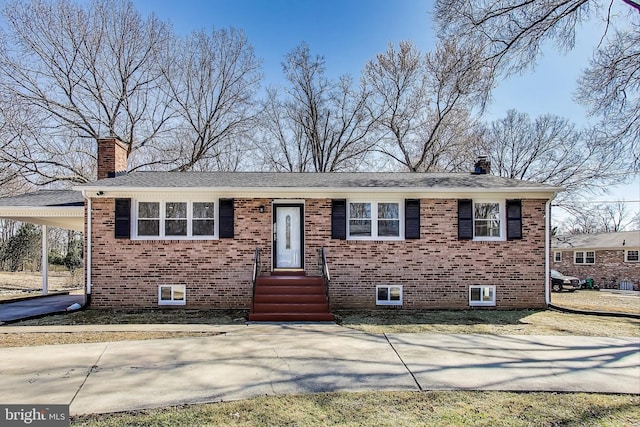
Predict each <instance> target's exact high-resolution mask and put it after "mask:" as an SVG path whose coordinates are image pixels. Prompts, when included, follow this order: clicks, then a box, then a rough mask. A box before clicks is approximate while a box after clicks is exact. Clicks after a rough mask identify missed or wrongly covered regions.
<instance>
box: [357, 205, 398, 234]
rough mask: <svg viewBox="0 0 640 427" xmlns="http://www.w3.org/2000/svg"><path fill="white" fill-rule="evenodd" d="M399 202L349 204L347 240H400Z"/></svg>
mask: <svg viewBox="0 0 640 427" xmlns="http://www.w3.org/2000/svg"><path fill="white" fill-rule="evenodd" d="M402 206H403V205H402V204H401V203H400V202H386V201H385V202H372V201H371V202H370V201H364V202H357V201H353V202H349V208H348V214H349V218H348V238H349V239H354V240H357V239H362V240H366V239H378V240H395V239H400V238H401V236H400V230H401V229H402V226H401V224H400V221H401V218H402V212H401V210H402Z"/></svg>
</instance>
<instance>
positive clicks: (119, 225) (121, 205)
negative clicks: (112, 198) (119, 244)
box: [115, 199, 131, 239]
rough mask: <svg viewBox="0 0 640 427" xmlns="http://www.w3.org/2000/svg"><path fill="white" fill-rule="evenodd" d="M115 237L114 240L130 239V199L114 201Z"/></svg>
mask: <svg viewBox="0 0 640 427" xmlns="http://www.w3.org/2000/svg"><path fill="white" fill-rule="evenodd" d="M115 237H116V239H129V238H130V237H131V199H116V209H115Z"/></svg>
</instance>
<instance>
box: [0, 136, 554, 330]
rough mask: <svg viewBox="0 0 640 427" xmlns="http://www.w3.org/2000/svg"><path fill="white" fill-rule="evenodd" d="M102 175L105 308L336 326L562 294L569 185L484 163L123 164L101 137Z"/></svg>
mask: <svg viewBox="0 0 640 427" xmlns="http://www.w3.org/2000/svg"><path fill="white" fill-rule="evenodd" d="M98 169H99V172H98V176H99V179H98V181H96V182H93V183H89V184H84V185H79V186H77V187H75V188H74V189H75V190H77V191H80V192H82V194H83V196H84V198H85V200H86V224H85V227H86V230H85V235H86V236H87V241H86V250H85V253H86V263H87V284H86V287H87V293H88V294H90V295H91V298H90V300H91V306H93V307H95V308H113V307H126V308H153V307H159V306H181V307H186V308H240V309H251V315H250V319H252V320H328V319H330V318H332V316H331V314H330V309H331V308H335V309H357V308H366V309H370V308H374V307H376V306H402V307H405V308H409V309H465V308H470V307H491V308H497V309H516V308H540V307H545V306H546V304H547V303H548V301H549V299H548V298H549V294H548V286H546V284H547V283H548V265H547V264H548V263H547V255H548V254H549V251H550V242H549V238H548V236H549V224H548V219H549V218H550V200H551V199H553V197H554V196H555V194H556V193H557V192H558V191H561V190H562V189H561V188H558V187H553V186H549V185H543V184H538V183H532V182H526V181H521V180H514V179H506V178H500V177H496V176H493V175H490V174H487V173H486V172H487V171H486V169H483V167H479V168H477V169H476V171H475V172H474V173H458V174H452V173H251V172H238V173H235V172H219V173H201V172H132V173H128V174H125V173H123V171H125V170H126V155H125V148H124V146H122V145H121V144H120V143H119V142H118V141H117V140H115V139H101V140H99V141H98ZM0 206H1V203H0ZM1 213H2V211H1V209H0V215H1ZM256 254H259V255H260V256H259V257H258V258H259V260H260V262H259V263H255V265H254V260H255V259H256ZM323 260H326V263H324V262H323ZM254 268H255V269H256V274H255V276H257V280H256V281H255V282H256V285H255V287H254V284H253V282H254V280H253V279H254V273H253V272H254ZM327 271H328V272H329V273H330V278H331V281H330V283H329V286H328V290H327V288H325V283H326V280H325V278H324V277H323V272H327ZM325 292H327V295H325Z"/></svg>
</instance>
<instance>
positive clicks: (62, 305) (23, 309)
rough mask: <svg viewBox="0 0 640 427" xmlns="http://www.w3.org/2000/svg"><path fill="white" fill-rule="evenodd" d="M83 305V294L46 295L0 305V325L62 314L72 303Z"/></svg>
mask: <svg viewBox="0 0 640 427" xmlns="http://www.w3.org/2000/svg"><path fill="white" fill-rule="evenodd" d="M76 302H77V303H78V304H80V305H83V304H84V294H80V295H69V294H60V295H46V296H40V297H35V298H28V299H23V300H18V301H13V302H3V303H2V304H0V324H1V323H2V322H10V321H14V320H20V319H29V318H32V317H37V316H44V315H46V314H52V313H59V312H63V311H65V310H66V309H67V307H69V306H70V305H71V304H73V303H76Z"/></svg>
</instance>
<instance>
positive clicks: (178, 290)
mask: <svg viewBox="0 0 640 427" xmlns="http://www.w3.org/2000/svg"><path fill="white" fill-rule="evenodd" d="M185 304H186V289H185V286H184V285H160V286H158V305H185Z"/></svg>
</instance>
